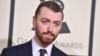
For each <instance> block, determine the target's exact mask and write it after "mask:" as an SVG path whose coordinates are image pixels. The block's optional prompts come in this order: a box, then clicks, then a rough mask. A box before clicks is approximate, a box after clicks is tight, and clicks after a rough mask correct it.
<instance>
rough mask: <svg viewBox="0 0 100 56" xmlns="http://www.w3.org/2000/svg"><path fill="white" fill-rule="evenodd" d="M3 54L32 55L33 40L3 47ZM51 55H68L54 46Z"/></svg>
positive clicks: (8, 55)
mask: <svg viewBox="0 0 100 56" xmlns="http://www.w3.org/2000/svg"><path fill="white" fill-rule="evenodd" d="M1 56H32V44H31V41H29V42H27V43H25V44H22V45H18V46H14V47H9V48H5V49H3V51H2V53H1ZM51 56H67V55H66V54H65V53H63V52H62V51H61V50H59V49H58V48H56V47H55V46H53V48H52V52H51Z"/></svg>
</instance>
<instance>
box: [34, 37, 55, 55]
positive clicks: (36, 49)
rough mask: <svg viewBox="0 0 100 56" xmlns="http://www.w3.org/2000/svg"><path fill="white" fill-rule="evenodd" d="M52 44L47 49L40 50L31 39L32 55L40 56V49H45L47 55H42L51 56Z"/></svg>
mask: <svg viewBox="0 0 100 56" xmlns="http://www.w3.org/2000/svg"><path fill="white" fill-rule="evenodd" d="M52 47H53V43H51V44H50V45H49V46H48V47H46V48H42V47H41V46H40V45H39V44H38V43H37V42H36V41H35V39H34V38H33V39H32V54H33V56H40V52H39V50H40V49H46V51H47V53H45V54H44V56H51V51H52Z"/></svg>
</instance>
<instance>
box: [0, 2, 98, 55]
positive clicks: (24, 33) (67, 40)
mask: <svg viewBox="0 0 100 56" xmlns="http://www.w3.org/2000/svg"><path fill="white" fill-rule="evenodd" d="M60 1H62V3H63V4H64V22H65V23H66V24H67V26H68V28H69V30H70V33H61V34H59V36H58V38H57V39H56V41H55V42H54V44H55V45H56V46H57V47H58V48H60V49H61V50H62V51H64V52H65V53H67V54H69V55H84V56H88V47H89V34H90V33H89V32H90V20H91V19H90V17H91V2H92V1H91V0H60ZM97 1H98V0H97ZM39 3H40V0H15V11H14V28H13V45H19V44H22V43H25V42H27V41H29V40H31V39H32V38H33V36H34V31H32V30H31V29H32V16H33V15H34V12H35V10H36V8H37V6H38V4H39ZM98 3H100V1H99V2H98ZM0 8H2V9H0V12H1V13H0V48H1V50H2V48H3V47H6V46H7V39H8V29H9V16H10V15H9V14H10V13H9V11H10V0H7V1H6V0H0ZM98 8H100V6H99V5H98V4H97V10H96V12H98V11H99V10H98ZM99 12H100V11H99ZM1 15H3V16H1ZM96 15H97V16H96V17H95V19H96V22H98V21H100V20H99V19H98V18H100V17H99V16H98V15H99V13H96ZM96 22H95V29H97V30H95V32H94V33H95V35H94V37H99V36H100V35H99V33H98V30H99V28H100V27H99V28H98V27H97V25H98V24H99V22H98V23H96ZM99 31H100V30H99ZM96 33H97V35H96ZM4 39H6V41H5V43H6V44H5V45H4V46H3V44H4V42H2V41H3V40H4ZM95 39H97V38H95ZM98 42H99V41H98ZM94 43H97V42H96V40H95V42H94ZM95 45H96V44H95ZM1 46H3V47H1ZM96 46H98V45H96ZM94 48H96V47H95V46H94ZM98 48H99V47H98ZM1 50H0V51H1ZM97 50H98V49H96V50H95V52H93V55H94V56H95V55H96V56H98V55H99V54H97V52H96V51H97Z"/></svg>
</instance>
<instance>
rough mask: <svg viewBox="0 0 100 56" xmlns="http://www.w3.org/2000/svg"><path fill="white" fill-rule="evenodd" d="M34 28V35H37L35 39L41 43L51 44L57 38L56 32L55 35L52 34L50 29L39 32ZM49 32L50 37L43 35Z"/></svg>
mask: <svg viewBox="0 0 100 56" xmlns="http://www.w3.org/2000/svg"><path fill="white" fill-rule="evenodd" d="M35 30H36V36H37V39H38V40H39V41H40V42H41V44H43V45H49V44H51V43H52V42H53V41H54V40H55V39H56V38H57V35H58V33H57V34H56V35H55V34H53V33H52V32H50V31H47V32H42V33H41V32H40V30H39V29H38V28H36V29H35ZM48 34H50V37H49V38H48V37H45V36H44V35H48Z"/></svg>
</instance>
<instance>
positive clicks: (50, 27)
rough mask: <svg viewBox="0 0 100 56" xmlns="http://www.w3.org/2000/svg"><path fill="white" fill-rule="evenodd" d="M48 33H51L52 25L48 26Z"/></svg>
mask: <svg viewBox="0 0 100 56" xmlns="http://www.w3.org/2000/svg"><path fill="white" fill-rule="evenodd" d="M48 31H50V32H53V25H52V24H49V26H48Z"/></svg>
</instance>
